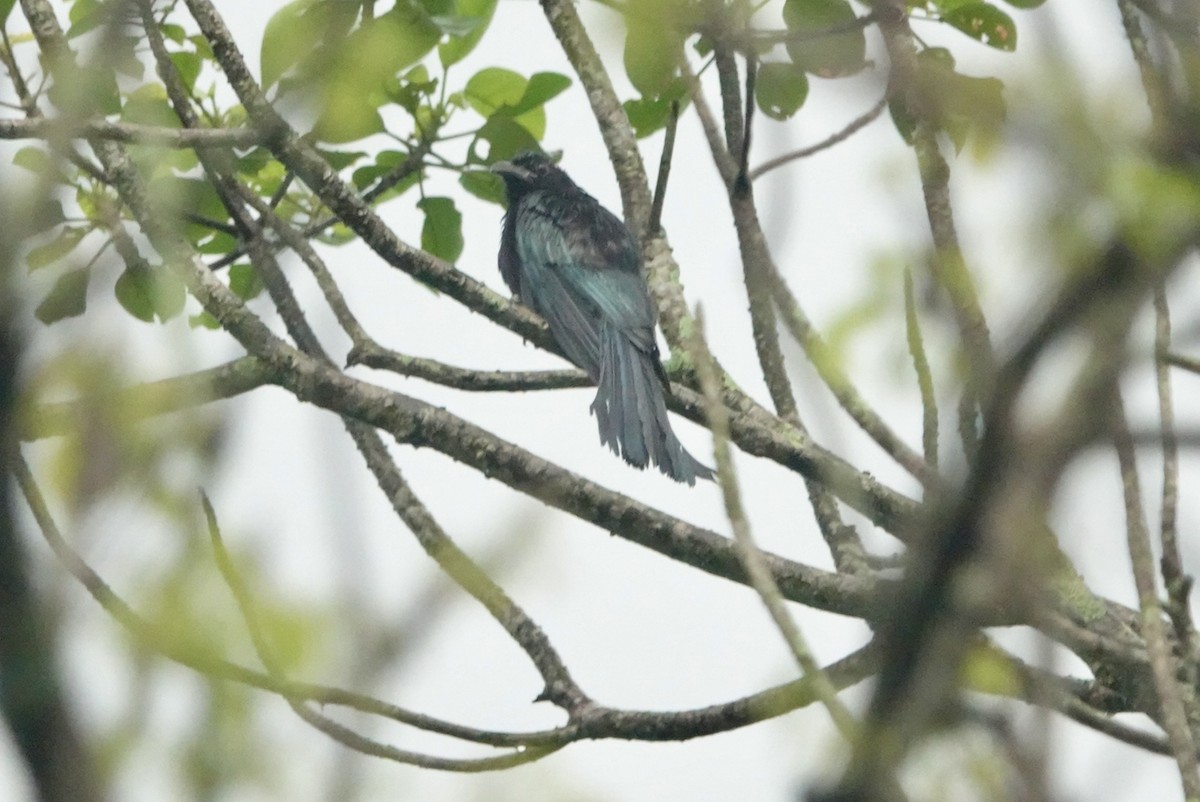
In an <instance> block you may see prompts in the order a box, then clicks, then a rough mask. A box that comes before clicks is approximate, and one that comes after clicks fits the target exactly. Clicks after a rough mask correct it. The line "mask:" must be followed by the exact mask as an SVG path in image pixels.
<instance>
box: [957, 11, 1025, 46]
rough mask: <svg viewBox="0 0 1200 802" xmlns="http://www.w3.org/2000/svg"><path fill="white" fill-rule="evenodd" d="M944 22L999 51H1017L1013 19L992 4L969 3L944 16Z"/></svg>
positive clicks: (1015, 27)
mask: <svg viewBox="0 0 1200 802" xmlns="http://www.w3.org/2000/svg"><path fill="white" fill-rule="evenodd" d="M942 21H943V22H947V23H949V24H950V25H953V26H954V27H955V28H958V29H959V30H960V31H962V32H963V33H965V34H966V35H967V36H970V37H971V38H972V39H978V40H979V41H980V42H983V43H984V44H985V45H989V46H991V47H994V48H996V49H997V50H1009V51H1012V50H1016V49H1017V26H1016V24H1015V23H1013V20H1012V17H1010V16H1008V14H1006V13H1004V12H1003V11H1001V10H1000V9H998V8H996V7H995V6H993V5H991V4H990V3H967V4H966V5H962V6H959V7H958V8H955V9H953V10H951V11H948V12H946V13H945V14H943V15H942Z"/></svg>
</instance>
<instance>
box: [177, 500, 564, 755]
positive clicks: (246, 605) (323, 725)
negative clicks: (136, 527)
mask: <svg viewBox="0 0 1200 802" xmlns="http://www.w3.org/2000/svg"><path fill="white" fill-rule="evenodd" d="M200 502H201V504H202V505H203V507H204V517H205V519H206V520H207V522H208V534H209V542H210V543H211V545H212V549H213V558H214V560H215V562H216V564H217V568H218V570H220V572H221V577H222V578H223V579H224V580H225V584H226V585H227V586H228V587H229V589H230V591H231V592H232V593H233V597H234V600H235V601H236V602H237V606H238V610H239V612H240V613H241V616H242V621H243V622H244V623H245V625H246V631H247V632H248V633H249V635H250V640H251V642H252V643H253V644H254V652H255V654H257V655H258V659H259V660H260V661H261V662H262V664H263V667H264V668H266V669H267V674H268V675H269V676H270V677H271V678H272V679H274V680H275V681H276V682H281V683H282V682H286V681H287V677H286V676H285V674H284V671H283V667H282V666H281V665H280V663H279V661H278V660H277V659H276V658H275V654H274V650H273V649H272V648H271V645H270V644H269V643H268V642H267V635H266V632H265V630H264V628H263V625H262V622H261V621H260V619H259V615H258V610H257V607H256V605H255V604H254V599H253V597H252V596H251V594H250V589H249V588H248V587H247V586H246V583H245V582H243V581H242V578H241V576H240V574H239V573H238V571H237V568H236V566H235V565H234V564H233V559H232V557H230V555H229V552H228V550H226V548H225V543H224V541H223V539H222V537H221V529H220V527H219V526H218V524H217V516H216V512H215V511H214V510H213V507H212V503H211V502H210V501H209V500H208V496H207V495H206V494H205V493H204V491H200ZM287 702H288V705H289V706H290V707H291V708H292V710H293V711H294V712H295V713H296V715H297V716H299V717H300V718H301V719H303V720H304V721H305V722H306V723H308V724H310V725H312V726H313V727H315V728H316V729H318V730H320V731H321V732H323V733H325V734H326V735H328V736H329V737H331V738H333V739H334V740H335V741H337V742H338V743H341V744H343V745H344V746H347V747H349V748H350V749H354V750H355V751H358V752H362V753H363V754H368V755H373V756H375V757H381V758H384V759H386V760H392V761H395V762H397V763H406V764H409V765H413V766H420V767H423V768H440V769H449V770H459V771H489V770H492V769H498V768H510V767H512V766H518V765H521V764H522V763H528V762H530V761H533V760H537V759H539V758H541V757H545V756H546V755H548V754H550V753H551V752H554V751H556V750H557V749H559V748H561V746H534V747H532V748H522V747H518V748H517V749H516V750H514V751H512V752H509V753H507V754H503V755H497V756H495V757H490V758H485V759H484V761H483V762H481V761H471V762H470V763H466V762H464V761H453V763H451V762H449V761H446V760H445V759H444V758H438V757H435V756H433V755H426V754H423V753H420V752H412V751H409V750H405V749H398V748H396V747H394V746H390V745H388V744H383V743H380V742H379V741H376V740H374V739H371V738H367V737H365V736H363V735H360V734H359V733H356V732H354V731H353V730H351V729H349V728H347V727H345V726H343V725H341V724H338V723H337V722H335V721H333V720H332V719H330V718H329V717H328V716H326V715H324V714H322V713H318V712H316V711H315V710H312V709H311V708H310V707H308V705H307V704H305V703H304V702H302V701H299V700H297V699H288V700H287Z"/></svg>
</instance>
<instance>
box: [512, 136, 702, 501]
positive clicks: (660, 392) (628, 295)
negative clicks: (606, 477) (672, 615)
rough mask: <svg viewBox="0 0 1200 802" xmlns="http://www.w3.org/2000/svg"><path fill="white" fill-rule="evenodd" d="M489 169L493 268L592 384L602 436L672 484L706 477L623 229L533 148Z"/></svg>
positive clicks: (638, 262)
mask: <svg viewBox="0 0 1200 802" xmlns="http://www.w3.org/2000/svg"><path fill="white" fill-rule="evenodd" d="M492 171H493V172H495V173H497V174H499V175H500V177H501V178H503V179H504V188H505V190H506V191H507V194H508V213H507V214H506V215H505V217H504V234H503V236H502V237H501V240H500V274H501V275H502V276H503V277H504V281H505V283H506V284H508V286H509V288H510V289H511V290H512V291H513V293H514V294H515V295H516V296H517V297H518V298H519V299H520V300H521V302H522V303H523V304H525V305H526V306H528V307H531V308H532V309H533V310H534V311H536V312H537V313H538V314H539V315H541V316H542V317H543V318H545V319H546V322H547V323H548V324H549V325H550V333H551V334H553V335H554V341H555V342H557V343H558V346H559V348H561V349H562V351H563V353H564V354H566V356H567V358H568V359H570V360H571V361H572V362H574V363H575V364H576V365H578V366H579V367H581V368H583V369H584V370H585V371H587V374H588V376H590V377H591V379H592V381H594V382H595V383H596V385H597V386H598V388H599V389H598V390H597V392H596V400H595V401H593V402H592V412H593V413H595V415H596V422H597V424H598V425H599V427H600V440H601V442H603V443H605V444H606V445H608V447H609V448H611V449H612V450H613V451H614V452H616V453H618V454H620V455H621V456H622V457H624V458H625V461H626V462H628V463H629V464H630V465H634V466H637V467H638V468H644V467H646V465H647V464H648V463H651V462H652V463H654V464H655V465H657V466H658V469H659V470H660V471H662V472H663V473H665V474H666V475H667V476H670V477H671V478H672V479H674V480H675V481H677V482H686V483H687V484H689V485H694V484H695V483H696V478H697V477H699V478H701V479H711V478H712V475H713V474H712V470H711V469H709V468H707V467H705V466H704V465H702V464H701V463H700V462H698V461H697V460H696V459H695V458H694V457H693V456H692V455H691V454H689V453H688V452H687V451H686V450H685V449H684V447H683V445H682V444H681V443H680V442H679V439H678V438H677V437H676V436H675V432H673V431H671V424H670V421H668V420H667V405H666V400H665V392H666V391H667V389H668V388H669V384H668V382H667V374H666V372H665V371H664V370H663V367H662V363H661V362H660V361H659V356H658V345H657V343H655V341H654V326H655V323H656V316H655V311H654V305H653V304H652V303H651V301H650V292H649V289H648V288H647V286H646V279H645V277H644V276H643V275H642V260H641V256H640V253H639V251H638V247H637V244H636V243H635V242H634V238H633V235H632V234H631V233H630V231H629V229H628V228H627V227H626V226H625V224H624V223H622V222H621V221H620V220H619V219H618V218H617V217H616V216H615V215H613V214H612V213H611V212H609V211H608V210H607V209H605V208H604V207H603V206H601V205H600V204H599V202H597V201H596V199H595V198H593V197H592V196H591V195H589V194H587V193H586V192H584V191H583V190H582V189H580V188H579V187H578V186H577V185H576V184H575V182H574V181H572V180H571V179H570V177H569V176H568V175H567V174H566V173H564V172H563V171H562V170H560V169H559V168H558V167H557V166H556V165H555V164H554V163H553V162H552V161H550V159H548V158H547V157H546V156H544V155H542V154H540V153H534V152H525V153H521V154H519V155H518V156H516V157H515V158H513V160H512V161H503V162H497V163H496V164H494V165H493V166H492Z"/></svg>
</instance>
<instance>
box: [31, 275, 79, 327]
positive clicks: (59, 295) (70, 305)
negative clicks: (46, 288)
mask: <svg viewBox="0 0 1200 802" xmlns="http://www.w3.org/2000/svg"><path fill="white" fill-rule="evenodd" d="M90 272H91V271H89V270H88V268H86V267H81V268H79V269H77V270H69V271H67V272H66V273H63V274H62V275H61V276H59V277H58V281H56V282H54V286H53V287H51V288H50V292H49V293H48V294H47V295H46V297H45V299H44V300H43V301H42V302H41V303H40V304H38V307H37V309H35V310H34V311H33V314H34V316H35V317H36V318H37V319H38V320H40V321H42V322H43V323H45V324H46V325H50V324H51V323H56V322H58V321H59V320H62V319H64V318H68V317H77V316H79V315H82V314H83V313H84V311H85V310H86V309H87V288H88V278H89V277H90Z"/></svg>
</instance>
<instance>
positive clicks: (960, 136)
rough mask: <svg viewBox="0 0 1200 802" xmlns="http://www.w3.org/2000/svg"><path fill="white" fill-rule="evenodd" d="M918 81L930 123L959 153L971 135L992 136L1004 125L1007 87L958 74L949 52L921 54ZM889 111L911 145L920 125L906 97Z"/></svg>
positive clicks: (996, 81) (893, 102)
mask: <svg viewBox="0 0 1200 802" xmlns="http://www.w3.org/2000/svg"><path fill="white" fill-rule="evenodd" d="M917 81H918V87H917V88H918V91H919V92H920V96H921V98H922V100H923V102H924V105H925V109H926V111H927V113H928V114H929V117H930V122H931V123H932V124H933V125H934V126H935V127H936V128H937V129H938V130H940V131H944V132H945V133H946V134H948V135H949V136H950V138H951V139H952V140H953V141H954V145H955V147H956V148H957V149H959V150H961V149H962V147H963V145H964V144H965V142H966V139H967V137H968V135H970V134H972V133H975V134H978V133H983V134H989V133H992V132H994V131H995V130H996V129H997V128H999V126H1000V125H1002V124H1003V122H1004V119H1005V117H1006V114H1007V106H1006V104H1005V102H1004V84H1003V83H1001V82H1000V80H999V79H996V78H976V77H973V76H969V75H963V74H961V73H959V72H956V71H955V69H954V57H953V56H952V55H951V53H950V51H949V50H946V49H945V48H940V47H933V48H928V49H926V50H923V51H921V52H920V53H918V54H917ZM888 107H889V110H890V112H891V115H892V121H893V122H894V123H895V124H896V129H897V130H898V131H899V132H900V135H901V136H902V137H904V139H905V141H906V142H908V143H910V144H911V143H912V136H913V132H914V130H915V128H916V121H915V120H914V119H913V117H912V115H911V114H910V113H909V111H908V109H907V107H906V106H905V103H904V98H903V96H902V95H896V96H894V97H892V98H891V99H890V100H889V101H888Z"/></svg>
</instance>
